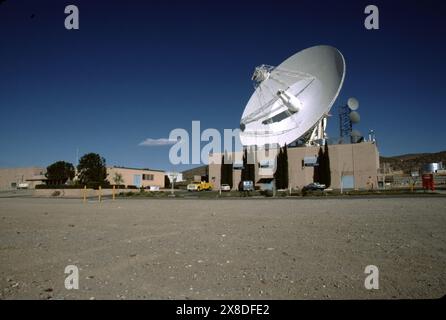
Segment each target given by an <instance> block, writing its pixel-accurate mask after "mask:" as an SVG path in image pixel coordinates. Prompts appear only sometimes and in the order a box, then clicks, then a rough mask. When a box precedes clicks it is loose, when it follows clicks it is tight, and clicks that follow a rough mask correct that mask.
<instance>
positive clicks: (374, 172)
mask: <svg viewBox="0 0 446 320" xmlns="http://www.w3.org/2000/svg"><path fill="white" fill-rule="evenodd" d="M322 148H324V147H322ZM320 149H321V147H317V146H311V147H298V148H288V176H289V187H291V188H293V189H301V188H302V187H304V186H305V185H307V184H309V183H312V182H319V181H313V176H314V170H315V169H314V167H312V166H311V159H315V161H316V159H317V157H318V154H319V150H320ZM275 152H276V151H272V150H270V154H269V155H268V154H266V157H265V155H264V154H262V153H260V152H259V151H257V152H256V158H257V161H256V165H255V177H256V181H255V183H256V185H258V186H259V185H260V184H262V183H263V182H264V181H265V179H266V180H267V179H268V178H271V177H273V175H272V173H271V169H270V170H269V171H270V172H269V173H268V170H265V169H263V168H264V167H265V165H264V163H265V162H268V159H274V158H275V156H274V155H275ZM328 155H329V156H328V158H329V162H330V173H331V185H330V188H332V189H341V187H342V188H344V189H370V188H372V187H373V188H377V184H378V181H377V177H378V169H379V152H378V149H377V147H376V144H375V143H374V142H363V143H356V144H337V145H329V146H328ZM234 157H236V158H238V159H242V153H241V152H239V153H235V154H232V158H233V159H234ZM221 158H222V154H221V153H218V154H217V153H215V154H212V155H210V158H209V181H210V182H212V183H213V184H214V186H215V187H216V188H217V187H218V186H219V185H220V170H221V167H220V166H221V165H220V163H221ZM269 161H271V160H269ZM309 165H310V166H309ZM240 178H241V169H240V168H237V165H235V166H234V170H233V189H236V188H237V186H238V183H239V181H240ZM261 179H262V180H261Z"/></svg>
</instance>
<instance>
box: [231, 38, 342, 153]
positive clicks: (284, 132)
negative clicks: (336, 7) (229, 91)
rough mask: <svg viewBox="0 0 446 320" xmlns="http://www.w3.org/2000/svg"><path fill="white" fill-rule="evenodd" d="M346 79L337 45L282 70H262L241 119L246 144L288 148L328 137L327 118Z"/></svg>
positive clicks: (303, 54)
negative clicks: (295, 142) (299, 141)
mask: <svg viewBox="0 0 446 320" xmlns="http://www.w3.org/2000/svg"><path fill="white" fill-rule="evenodd" d="M344 76H345V61H344V57H343V56H342V54H341V53H340V52H339V51H338V50H337V49H336V48H334V47H331V46H315V47H311V48H308V49H305V50H302V51H300V52H298V53H296V54H295V55H293V56H291V57H290V58H288V59H287V60H285V61H284V62H282V63H281V64H280V65H279V66H277V67H273V66H269V65H261V66H259V67H257V68H256V70H255V71H254V74H253V76H252V80H253V81H254V83H255V87H256V89H255V91H254V93H253V95H252V96H251V98H250V99H249V101H248V103H247V105H246V107H245V110H244V112H243V115H242V119H241V121H240V129H241V131H240V140H241V142H242V144H243V145H245V146H264V145H267V144H279V145H280V146H283V145H285V144H290V143H292V142H294V141H296V140H297V139H299V140H301V141H302V142H304V143H312V141H317V139H323V138H325V126H326V117H327V115H328V112H329V110H330V108H331V106H332V105H333V103H334V102H335V100H336V98H337V96H338V94H339V91H340V90H341V87H342V84H343V82H344Z"/></svg>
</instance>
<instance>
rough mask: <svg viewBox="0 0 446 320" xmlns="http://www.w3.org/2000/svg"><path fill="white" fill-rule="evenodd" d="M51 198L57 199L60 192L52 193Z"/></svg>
mask: <svg viewBox="0 0 446 320" xmlns="http://www.w3.org/2000/svg"><path fill="white" fill-rule="evenodd" d="M51 196H52V197H58V196H60V191H58V190H57V191H53V193H51Z"/></svg>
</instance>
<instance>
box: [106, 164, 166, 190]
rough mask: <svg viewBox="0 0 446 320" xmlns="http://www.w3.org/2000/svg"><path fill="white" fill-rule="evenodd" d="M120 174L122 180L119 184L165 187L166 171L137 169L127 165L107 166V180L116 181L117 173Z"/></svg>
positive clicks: (113, 182)
mask: <svg viewBox="0 0 446 320" xmlns="http://www.w3.org/2000/svg"><path fill="white" fill-rule="evenodd" d="M117 174H119V175H120V176H121V178H122V182H120V183H119V184H122V185H125V186H126V187H127V186H136V187H138V188H141V187H144V188H149V187H153V188H164V171H161V170H153V169H136V168H126V167H109V168H107V180H108V181H109V182H110V183H111V184H118V183H117V182H116V179H115V178H116V175H117Z"/></svg>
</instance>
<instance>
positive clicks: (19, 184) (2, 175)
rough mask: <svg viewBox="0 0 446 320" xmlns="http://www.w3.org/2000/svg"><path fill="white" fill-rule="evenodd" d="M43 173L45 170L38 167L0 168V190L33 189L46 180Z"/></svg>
mask: <svg viewBox="0 0 446 320" xmlns="http://www.w3.org/2000/svg"><path fill="white" fill-rule="evenodd" d="M45 172H46V169H45V168H40V167H29V168H0V190H13V189H17V188H29V189H34V188H35V186H36V185H37V184H41V183H43V181H45V180H46V178H45Z"/></svg>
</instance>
